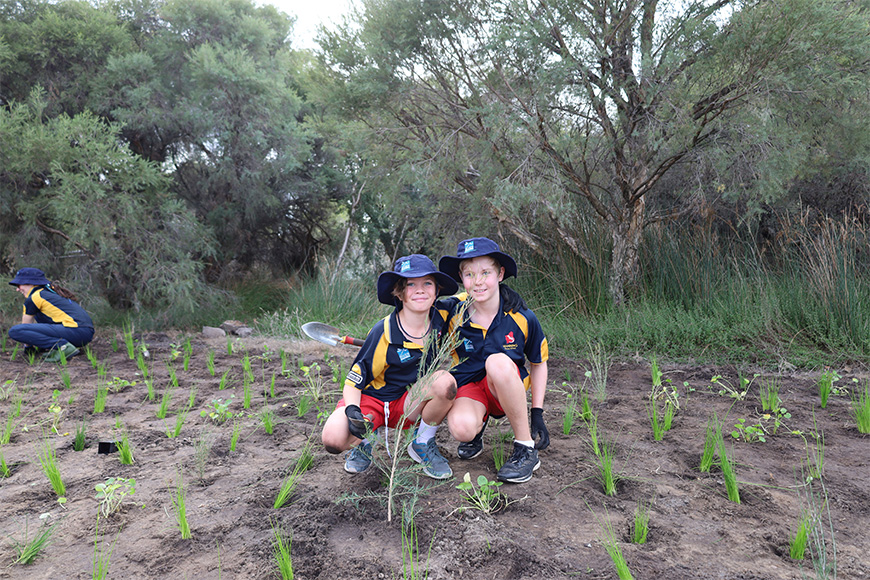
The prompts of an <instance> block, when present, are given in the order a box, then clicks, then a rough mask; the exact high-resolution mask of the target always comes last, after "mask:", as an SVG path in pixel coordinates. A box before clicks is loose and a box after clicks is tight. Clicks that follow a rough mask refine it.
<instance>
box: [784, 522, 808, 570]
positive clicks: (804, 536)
mask: <svg viewBox="0 0 870 580" xmlns="http://www.w3.org/2000/svg"><path fill="white" fill-rule="evenodd" d="M809 532H810V518H809V517H808V515H806V514H804V515H803V516H801V519H800V521H798V528H797V530H796V531H795V535H794V537H793V538H791V540H789V542H788V555H789V557H791V559H792V560H803V559H804V556H805V555H806V552H807V540H808V539H809Z"/></svg>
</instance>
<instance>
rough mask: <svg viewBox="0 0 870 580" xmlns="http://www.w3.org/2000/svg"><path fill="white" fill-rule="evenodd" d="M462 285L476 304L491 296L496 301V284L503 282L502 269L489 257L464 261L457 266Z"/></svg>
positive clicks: (489, 298)
mask: <svg viewBox="0 0 870 580" xmlns="http://www.w3.org/2000/svg"><path fill="white" fill-rule="evenodd" d="M459 272H460V273H461V274H462V285H463V286H465V291H466V292H468V295H469V296H471V297H472V298H474V299H475V300H476V301H477V302H486V301H487V300H491V299H492V298H493V296H494V297H495V299H496V300H498V284H499V282H501V281H502V280H504V268H503V267H501V266H498V265H497V264H496V261H495V260H493V259H492V258H490V257H489V256H478V257H477V258H472V259H470V260H465V261H464V262H462V264H460V266H459Z"/></svg>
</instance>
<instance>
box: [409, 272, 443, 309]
mask: <svg viewBox="0 0 870 580" xmlns="http://www.w3.org/2000/svg"><path fill="white" fill-rule="evenodd" d="M437 294H438V285H437V284H436V283H435V278H434V276H423V277H422V278H408V280H407V281H406V283H405V290H404V292H403V293H402V305H403V308H407V309H409V310H411V311H415V312H428V311H429V308H431V307H432V305H433V304H434V303H435V297H436V295H437Z"/></svg>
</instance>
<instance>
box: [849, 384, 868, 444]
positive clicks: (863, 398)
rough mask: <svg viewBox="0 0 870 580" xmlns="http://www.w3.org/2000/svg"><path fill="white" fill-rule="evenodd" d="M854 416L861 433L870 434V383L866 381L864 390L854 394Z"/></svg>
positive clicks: (859, 389)
mask: <svg viewBox="0 0 870 580" xmlns="http://www.w3.org/2000/svg"><path fill="white" fill-rule="evenodd" d="M852 416H853V417H854V418H855V423H856V424H857V425H858V432H859V433H864V434H867V433H870V381H867V380H865V381H864V385H863V389H861V388H857V389H856V390H855V392H854V393H853V394H852Z"/></svg>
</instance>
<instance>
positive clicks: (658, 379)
mask: <svg viewBox="0 0 870 580" xmlns="http://www.w3.org/2000/svg"><path fill="white" fill-rule="evenodd" d="M650 374H651V375H652V386H653V389H657V388H659V387H661V386H662V371H661V369H659V362H658V360H657V359H656V357H652V360H651V361H650Z"/></svg>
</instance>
